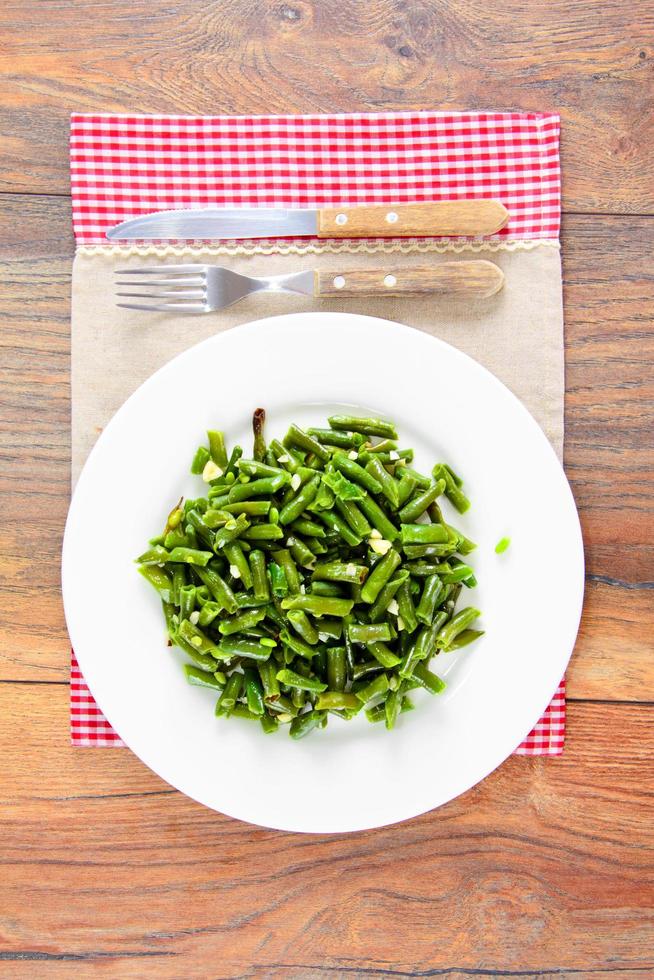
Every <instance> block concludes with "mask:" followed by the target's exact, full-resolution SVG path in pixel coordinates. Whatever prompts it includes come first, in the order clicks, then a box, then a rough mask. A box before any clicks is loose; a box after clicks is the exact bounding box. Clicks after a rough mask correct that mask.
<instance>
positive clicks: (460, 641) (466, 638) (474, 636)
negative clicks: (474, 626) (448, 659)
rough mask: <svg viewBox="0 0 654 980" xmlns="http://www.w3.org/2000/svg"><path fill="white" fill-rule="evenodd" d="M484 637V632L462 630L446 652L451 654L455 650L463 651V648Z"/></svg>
mask: <svg viewBox="0 0 654 980" xmlns="http://www.w3.org/2000/svg"><path fill="white" fill-rule="evenodd" d="M483 635H484V630H462V631H461V632H460V633H459V635H458V636H457V637H456V638H455V639H454V640H452V642H451V643H450V645H449V647H448V648H447V651H446V652H448V653H451V652H452V651H453V650H461V649H463V647H467V646H468V645H469V644H470V643H474V641H475V640H478V639H479V637H480V636H483Z"/></svg>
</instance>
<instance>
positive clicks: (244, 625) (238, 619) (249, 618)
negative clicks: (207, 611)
mask: <svg viewBox="0 0 654 980" xmlns="http://www.w3.org/2000/svg"><path fill="white" fill-rule="evenodd" d="M265 615H266V610H265V609H262V608H259V609H247V610H246V611H245V612H242V613H239V614H238V615H237V616H232V618H231V619H223V621H222V623H221V624H220V626H219V627H218V629H219V630H220V632H221V633H222V635H223V636H231V635H232V634H233V633H241V632H243V631H245V632H247V630H249V629H250V628H251V627H252V626H256V625H257V623H260V622H261V620H262V619H264V618H265Z"/></svg>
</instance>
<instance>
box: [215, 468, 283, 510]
mask: <svg viewBox="0 0 654 980" xmlns="http://www.w3.org/2000/svg"><path fill="white" fill-rule="evenodd" d="M287 482H288V476H287V474H285V473H282V474H280V475H279V476H264V477H261V479H260V480H252V481H250V482H249V483H235V484H234V485H233V486H232V488H231V490H230V491H229V502H230V504H235V503H237V502H238V501H239V500H249V499H250V497H266V496H270V495H271V494H274V493H277V491H278V490H279V489H280V488H281V487H283V486H284V485H285V484H286V483H287Z"/></svg>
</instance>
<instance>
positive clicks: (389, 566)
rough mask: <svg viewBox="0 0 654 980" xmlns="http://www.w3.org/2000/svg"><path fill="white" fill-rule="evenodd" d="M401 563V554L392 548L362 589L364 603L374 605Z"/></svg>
mask: <svg viewBox="0 0 654 980" xmlns="http://www.w3.org/2000/svg"><path fill="white" fill-rule="evenodd" d="M401 561H402V559H401V558H400V555H399V553H398V552H397V551H395V549H394V548H391V550H390V551H388V552H387V553H386V554H385V555H384V557H383V558H382V559H381V561H378V562H377V564H376V565H375V567H374V568H373V570H372V572H371V573H370V575H369V576H368V578H367V579H366V582H365V585H364V586H363V588H362V589H361V598H362V600H363V601H364V602H368V603H370V604H372V603H373V602H374V601H375V599H376V598H377V596H378V595H379V593H380V592H381V590H382V589H383V587H384V586H385V585H386V583H387V582H388V581H389V579H390V578H391V577H392V575H393V572H394V571H395V569H396V568H397V566H398V565H399V564H400V563H401Z"/></svg>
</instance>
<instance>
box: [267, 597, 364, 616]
mask: <svg viewBox="0 0 654 980" xmlns="http://www.w3.org/2000/svg"><path fill="white" fill-rule="evenodd" d="M353 605H354V603H353V601H352V600H351V599H337V598H332V597H331V596H320V595H294V596H289V597H288V598H287V599H282V609H303V610H304V612H307V613H310V614H311V615H312V616H347V614H348V613H349V612H350V611H351V609H352V606H353Z"/></svg>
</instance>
